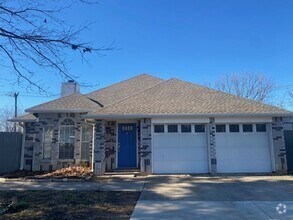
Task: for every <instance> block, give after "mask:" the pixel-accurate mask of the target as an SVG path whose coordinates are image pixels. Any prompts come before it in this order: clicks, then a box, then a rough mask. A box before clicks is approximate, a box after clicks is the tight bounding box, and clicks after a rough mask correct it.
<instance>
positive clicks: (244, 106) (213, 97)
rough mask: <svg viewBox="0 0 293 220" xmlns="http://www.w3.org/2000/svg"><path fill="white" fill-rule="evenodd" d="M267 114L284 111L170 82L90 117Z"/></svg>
mask: <svg viewBox="0 0 293 220" xmlns="http://www.w3.org/2000/svg"><path fill="white" fill-rule="evenodd" d="M254 113H255V114H270V113H280V114H283V113H290V112H288V111H286V110H283V109H280V108H277V107H274V106H270V105H266V104H262V103H259V102H255V101H251V100H248V99H244V98H239V97H236V96H234V95H231V94H227V93H224V92H219V91H216V90H212V89H209V88H207V87H203V86H200V85H196V84H193V83H189V82H184V81H181V80H178V79H170V80H167V81H164V82H163V83H160V84H158V85H157V86H154V87H152V88H150V89H147V90H145V91H143V92H141V93H139V94H137V95H134V96H132V97H129V98H126V99H124V100H121V101H119V102H116V103H114V104H112V105H109V106H107V107H105V108H102V109H100V110H95V111H93V112H91V113H89V114H90V115H155V114H158V115H160V114H162V115H163V114H254Z"/></svg>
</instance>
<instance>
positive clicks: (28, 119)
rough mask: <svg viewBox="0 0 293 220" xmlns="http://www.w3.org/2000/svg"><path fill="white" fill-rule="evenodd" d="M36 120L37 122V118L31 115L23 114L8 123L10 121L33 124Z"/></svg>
mask: <svg viewBox="0 0 293 220" xmlns="http://www.w3.org/2000/svg"><path fill="white" fill-rule="evenodd" d="M36 120H37V118H36V117H35V116H34V115H33V114H25V115H20V116H18V117H15V118H12V119H11V120H9V121H12V122H21V121H26V122H34V121H36Z"/></svg>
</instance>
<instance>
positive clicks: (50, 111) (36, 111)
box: [25, 109, 92, 114]
mask: <svg viewBox="0 0 293 220" xmlns="http://www.w3.org/2000/svg"><path fill="white" fill-rule="evenodd" d="M90 111H92V109H64V110H63V109H62V110H61V109H54V110H48V109H47V110H46V109H45V110H44V109H26V110H25V112H29V113H32V114H34V113H87V112H90Z"/></svg>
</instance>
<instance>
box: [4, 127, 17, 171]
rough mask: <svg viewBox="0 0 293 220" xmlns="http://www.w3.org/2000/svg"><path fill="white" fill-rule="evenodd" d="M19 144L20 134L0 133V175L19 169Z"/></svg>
mask: <svg viewBox="0 0 293 220" xmlns="http://www.w3.org/2000/svg"><path fill="white" fill-rule="evenodd" d="M21 143H22V134H21V133H18V132H16V133H14V132H0V174H4V173H9V172H13V171H16V170H18V169H19V166H20V158H21Z"/></svg>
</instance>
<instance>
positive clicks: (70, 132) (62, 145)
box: [59, 118, 75, 159]
mask: <svg viewBox="0 0 293 220" xmlns="http://www.w3.org/2000/svg"><path fill="white" fill-rule="evenodd" d="M74 142H75V123H74V121H73V120H72V119H70V118H66V119H64V120H63V121H62V122H61V123H60V127H59V159H74Z"/></svg>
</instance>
